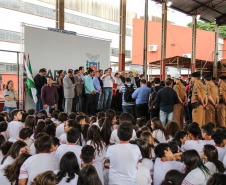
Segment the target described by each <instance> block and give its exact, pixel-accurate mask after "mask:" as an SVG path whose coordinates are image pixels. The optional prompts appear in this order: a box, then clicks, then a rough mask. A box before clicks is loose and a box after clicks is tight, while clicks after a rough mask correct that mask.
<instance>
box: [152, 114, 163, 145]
mask: <svg viewBox="0 0 226 185" xmlns="http://www.w3.org/2000/svg"><path fill="white" fill-rule="evenodd" d="M151 128H152V130H153V137H154V138H155V139H157V140H158V141H159V142H160V143H166V130H165V128H164V126H163V124H162V122H161V120H160V119H159V118H153V119H152V120H151Z"/></svg>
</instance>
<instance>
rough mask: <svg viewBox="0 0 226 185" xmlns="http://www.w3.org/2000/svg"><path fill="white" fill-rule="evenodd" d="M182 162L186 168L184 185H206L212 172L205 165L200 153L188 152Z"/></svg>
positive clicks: (182, 157) (183, 155) (184, 154)
mask: <svg viewBox="0 0 226 185" xmlns="http://www.w3.org/2000/svg"><path fill="white" fill-rule="evenodd" d="M181 160H182V162H183V163H184V164H185V166H186V168H185V178H184V180H183V182H182V185H193V184H199V185H206V182H207V181H208V179H209V178H210V171H209V169H208V168H207V167H206V166H205V165H204V164H203V162H202V160H201V158H200V155H199V153H198V152H197V151H196V150H188V151H186V152H184V153H183V154H182V156H181Z"/></svg>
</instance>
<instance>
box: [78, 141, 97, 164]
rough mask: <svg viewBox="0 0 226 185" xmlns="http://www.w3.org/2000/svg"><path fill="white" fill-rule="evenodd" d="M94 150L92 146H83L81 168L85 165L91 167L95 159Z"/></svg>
mask: <svg viewBox="0 0 226 185" xmlns="http://www.w3.org/2000/svg"><path fill="white" fill-rule="evenodd" d="M94 153H95V150H94V148H93V146H90V145H85V146H84V147H83V148H82V151H81V155H80V158H81V159H82V168H84V167H85V166H87V165H93V160H94V159H95V154H94Z"/></svg>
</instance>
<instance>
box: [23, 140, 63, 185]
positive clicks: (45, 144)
mask: <svg viewBox="0 0 226 185" xmlns="http://www.w3.org/2000/svg"><path fill="white" fill-rule="evenodd" d="M35 147H36V149H37V151H38V154H36V155H33V156H31V157H29V158H28V159H27V160H26V161H25V162H24V163H23V165H22V166H21V168H20V175H19V184H20V185H26V184H30V183H31V182H32V181H33V180H34V178H35V177H36V176H37V175H38V174H40V173H42V172H45V171H49V170H50V171H54V170H58V169H59V162H60V160H59V159H58V158H57V157H55V156H53V155H50V149H51V141H50V137H49V136H42V137H39V138H38V139H36V141H35Z"/></svg>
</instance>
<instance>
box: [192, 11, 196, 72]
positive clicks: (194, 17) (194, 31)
mask: <svg viewBox="0 0 226 185" xmlns="http://www.w3.org/2000/svg"><path fill="white" fill-rule="evenodd" d="M196 27H197V18H196V15H193V16H192V51H191V72H192V73H193V72H195V63H196Z"/></svg>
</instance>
